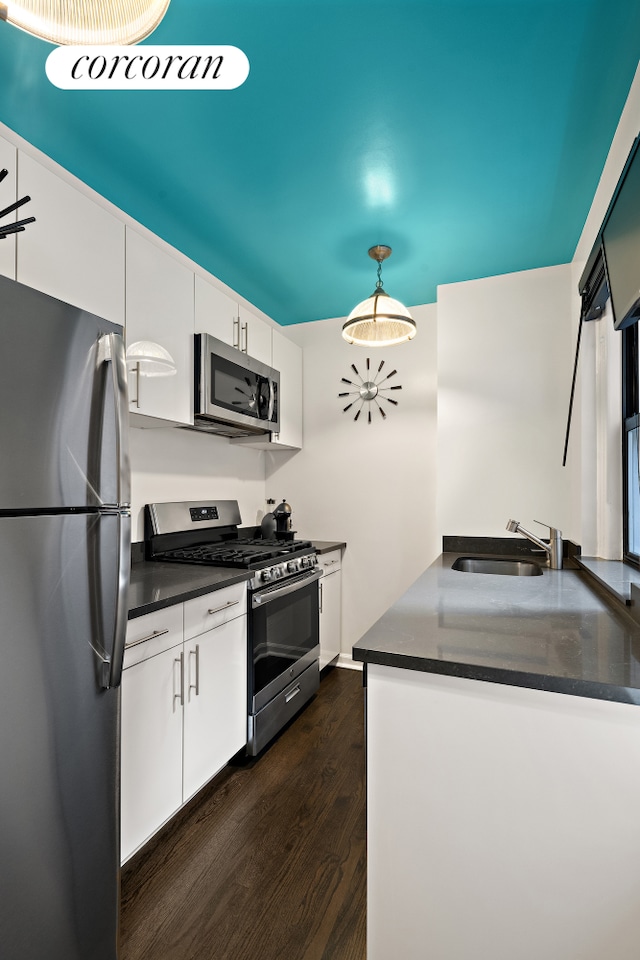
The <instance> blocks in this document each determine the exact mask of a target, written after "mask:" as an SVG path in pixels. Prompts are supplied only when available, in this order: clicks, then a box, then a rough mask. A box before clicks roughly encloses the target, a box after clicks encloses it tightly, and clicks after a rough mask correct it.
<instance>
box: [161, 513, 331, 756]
mask: <svg viewBox="0 0 640 960" xmlns="http://www.w3.org/2000/svg"><path fill="white" fill-rule="evenodd" d="M240 524H241V518H240V510H239V507H238V502H237V501H236V500H207V501H197V502H193V501H182V502H177V503H150V504H147V506H146V509H145V525H146V532H145V539H146V551H147V558H148V559H150V560H163V561H169V562H172V563H198V564H208V565H211V566H217V567H236V568H238V567H240V568H242V569H244V570H248V571H252V572H253V577H252V578H251V579H250V580H249V581H248V584H247V588H248V598H247V599H248V603H247V610H248V618H247V641H248V665H249V671H248V674H249V675H248V680H247V716H248V732H247V733H248V735H247V740H248V742H247V754H248V755H249V756H256V755H257V754H258V753H259V752H260V751H261V750H262V749H263V748H264V747H265V746H266V745H267V743H269V741H270V740H271V739H272V738H273V737H274V736H275V735H276V734H277V733H278V732H279V731H280V730H281V729H282V727H283V726H284V725H285V724H286V723H287V722H288V721H289V720H290V719H291V718H292V717H294V716H295V714H296V713H297V712H298V711H299V710H300V709H301V708H302V707H303V706H304V705H305V703H307V701H308V700H310V699H311V697H312V696H313V695H314V693H316V691H317V690H318V686H319V682H320V669H319V656H320V643H319V602H318V581H319V579H320V577H321V576H322V570H321V568H320V567H319V566H318V564H317V563H316V552H315V550H314V548H313V545H312V544H311V543H310V542H309V541H304V540H291V539H276V538H273V539H266V538H262V537H256V536H255V533H256V531H255V528H253V527H252V528H248V529H244V530H243V529H242V528H241V526H240Z"/></svg>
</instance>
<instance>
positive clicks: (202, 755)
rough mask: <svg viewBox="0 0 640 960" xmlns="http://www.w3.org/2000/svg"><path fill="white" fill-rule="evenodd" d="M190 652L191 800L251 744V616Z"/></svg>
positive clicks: (187, 765)
mask: <svg viewBox="0 0 640 960" xmlns="http://www.w3.org/2000/svg"><path fill="white" fill-rule="evenodd" d="M184 648H185V649H184V656H185V664H184V669H185V707H184V756H183V765H184V783H183V797H184V800H185V801H186V800H188V799H189V798H190V797H192V796H193V795H194V793H197V791H198V790H199V789H200V787H202V786H203V785H204V784H205V783H206V782H207V780H210V779H211V777H212V776H214V774H216V773H217V772H218V770H220V769H221V768H222V767H223V766H224V765H225V763H227V762H228V761H229V760H230V758H231V757H232V756H233V755H234V754H236V753H237V752H238V750H241V749H242V747H243V746H244V745H245V743H246V742H247V708H246V700H247V618H246V617H245V616H242V617H236V619H235V620H231V621H229V623H225V624H223V625H222V626H220V627H216V628H215V629H214V630H209V631H208V632H207V633H203V634H202V635H201V636H199V637H196V638H195V639H193V640H190V641H189V642H188V643H185V645H184ZM238 705H241V709H238Z"/></svg>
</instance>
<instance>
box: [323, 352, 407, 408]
mask: <svg viewBox="0 0 640 960" xmlns="http://www.w3.org/2000/svg"><path fill="white" fill-rule="evenodd" d="M365 363H366V370H365V372H364V376H363V375H362V374H361V373H360V372H359V370H358V368H357V367H356V365H355V363H352V364H351V369H352V370H353V372H354V374H355V375H356V377H357V378H358V381H359V382H355V381H354V380H348V379H347V377H342V383H347V384H348V385H349V386H350V387H352V388H353V389H352V390H345V391H343V392H342V393H339V394H338V396H339V397H353V400H350V401H349V403H348V404H347V405H346V407H343V410H342V412H343V413H346V412H347V411H348V410H351V409H352V408H353V407H354V406H355V408H356V412H355V416H354V418H353V419H354V420H358V418H359V417H360V414H361V413H362V411H363V410H364V408H365V404H366V406H367V422H368V423H371V420H372V417H371V405H372V404H375V406H376V407H377V408H378V410H379V412H380V416H381V417H382V419H383V420H386V419H387V415H386V413H385V412H384V410H383V406H384V401H386V402H387V403H390V404H392V405H393V406H394V407H397V406H398V401H397V400H394V399H393V397H388V396H387V393H388V392H389V391H391V390H402V387H401V386H400V384H393V385H392V384H387V381H388V380H391V378H392V377H395V375H396V374H397V372H398V371H397V370H392V371H391V373H387V374H385V373H384V372H383V367H384V360H381V361H380V363H379V364H378V369H377V370H376V372H375V373H373V372H372V370H371V364H370V362H369V357H367V359H366V361H365ZM385 384H387V385H386V386H385Z"/></svg>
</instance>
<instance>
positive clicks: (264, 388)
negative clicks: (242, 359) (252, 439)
mask: <svg viewBox="0 0 640 960" xmlns="http://www.w3.org/2000/svg"><path fill="white" fill-rule="evenodd" d="M210 359H211V380H210V383H211V396H210V398H209V400H210V402H211V403H212V404H213V405H214V406H217V407H224V408H225V410H234V411H235V412H236V413H242V414H244V415H245V416H247V417H255V419H256V420H267V419H268V417H269V381H268V380H267V379H265V377H261V376H259V374H257V373H253V371H251V370H247V369H246V368H245V367H242V366H240V364H237V363H232V362H231V361H230V360H226V359H225V358H224V357H219V356H217V355H216V354H211V358H210Z"/></svg>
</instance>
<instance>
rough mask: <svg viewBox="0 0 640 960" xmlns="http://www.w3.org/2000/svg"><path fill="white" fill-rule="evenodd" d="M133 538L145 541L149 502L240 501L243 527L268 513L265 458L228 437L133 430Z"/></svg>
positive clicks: (186, 431) (130, 436) (130, 431)
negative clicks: (265, 510)
mask: <svg viewBox="0 0 640 960" xmlns="http://www.w3.org/2000/svg"><path fill="white" fill-rule="evenodd" d="M129 444H130V455H131V500H132V507H131V517H132V539H133V540H134V541H140V540H142V539H144V514H143V511H144V505H145V503H162V502H164V501H167V500H205V499H206V500H237V501H238V503H239V505H240V515H241V517H242V523H243V524H246V525H251V524H255V523H259V522H260V519H261V518H262V516H263V513H264V499H265V492H264V491H265V487H264V469H265V465H264V458H265V454H264V453H261V452H260V451H259V450H250V449H247V448H246V447H242V446H237V445H235V444H232V443H230V442H229V441H228V440H227V439H225V438H224V437H215V436H211V435H210V434H204V433H197V432H196V431H194V430H180V429H177V428H171V427H169V428H167V429H159V430H140V429H138V428H134V427H132V428H131V429H130V430H129Z"/></svg>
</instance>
